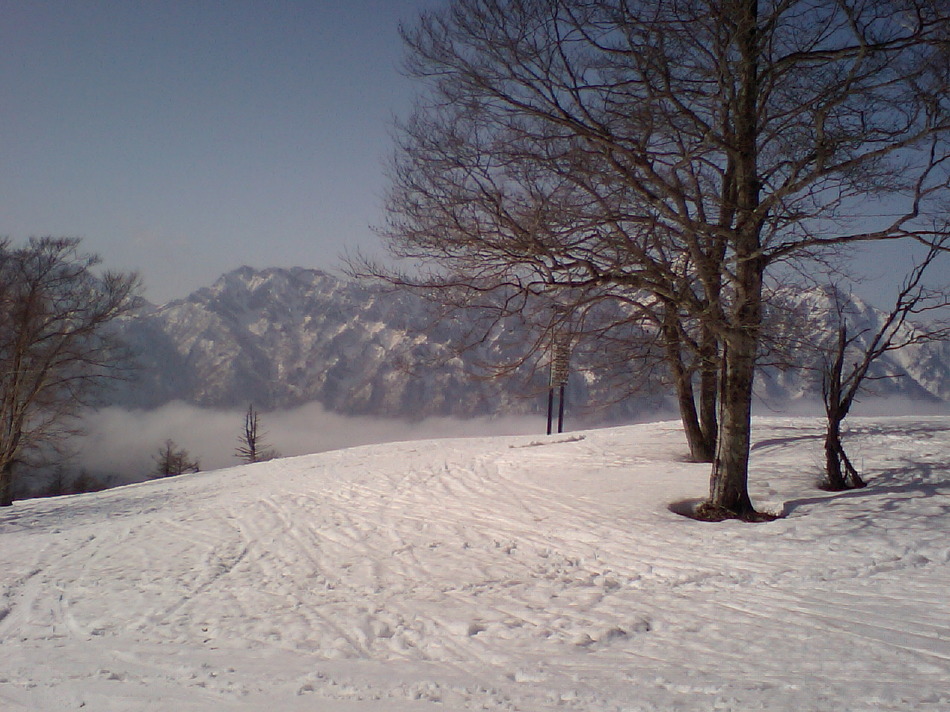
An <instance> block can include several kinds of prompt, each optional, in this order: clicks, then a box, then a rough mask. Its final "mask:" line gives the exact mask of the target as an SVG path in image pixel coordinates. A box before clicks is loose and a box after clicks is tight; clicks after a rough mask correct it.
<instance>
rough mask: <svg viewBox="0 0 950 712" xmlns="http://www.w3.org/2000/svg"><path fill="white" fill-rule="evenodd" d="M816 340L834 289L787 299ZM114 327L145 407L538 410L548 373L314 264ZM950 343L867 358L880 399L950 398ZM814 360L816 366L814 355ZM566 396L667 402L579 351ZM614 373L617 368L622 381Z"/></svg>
mask: <svg viewBox="0 0 950 712" xmlns="http://www.w3.org/2000/svg"><path fill="white" fill-rule="evenodd" d="M795 299H796V300H797V301H796V304H795V305H794V309H795V310H796V311H797V312H798V313H799V314H802V315H804V318H805V321H806V323H807V324H808V328H809V329H813V330H814V334H815V336H814V338H813V339H812V340H813V341H817V340H818V339H820V338H822V337H823V335H826V334H828V333H829V331H830V330H831V329H832V326H831V321H830V320H831V318H832V317H831V310H829V308H828V307H829V299H830V297H829V294H828V293H827V292H826V291H823V290H820V289H816V290H812V291H809V292H805V293H804V294H800V295H798V296H797V297H796V298H795ZM849 309H850V311H851V312H852V313H853V314H856V315H858V316H856V317H855V319H857V320H858V323H857V324H856V327H855V328H856V330H857V331H861V330H863V329H873V328H875V326H876V325H877V324H879V323H880V318H881V314H880V313H879V312H877V311H876V310H874V309H872V308H871V307H869V306H867V305H865V304H863V303H861V302H859V301H857V300H853V304H851V305H849ZM122 328H123V330H124V332H125V336H126V339H127V341H128V342H129V343H130V345H131V346H132V347H133V349H134V350H135V351H136V352H137V354H138V361H139V365H140V367H141V368H140V369H139V372H138V377H137V379H136V380H135V382H134V383H131V384H129V385H128V386H127V387H125V388H122V389H120V390H118V391H116V392H115V393H114V394H113V400H114V402H115V403H116V404H120V405H126V406H135V407H142V408H150V407H156V406H159V405H161V404H163V403H166V402H169V401H172V400H182V401H185V402H187V403H192V404H195V405H199V406H207V407H244V406H245V405H247V404H248V403H254V404H255V406H256V407H258V408H260V409H265V410H266V409H277V408H288V407H293V406H296V405H300V404H303V403H307V402H312V401H318V402H320V403H321V404H322V405H323V406H324V407H325V408H327V409H328V410H331V411H335V412H338V413H343V414H354V415H355V414H371V415H378V416H394V417H402V418H406V417H408V418H423V417H428V416H435V415H453V416H461V417H467V416H477V415H490V414H523V413H534V412H540V411H542V410H543V409H544V407H545V403H544V398H543V394H544V393H545V392H546V373H542V372H541V371H542V370H543V369H537V372H535V373H532V371H531V369H529V368H522V369H520V370H518V371H517V372H516V373H515V374H514V375H512V376H510V377H508V378H487V377H486V373H485V371H484V370H483V369H480V367H479V365H478V364H479V363H480V362H481V361H483V360H497V359H498V358H499V357H502V358H504V357H507V358H511V359H515V358H517V357H518V355H519V353H518V352H519V349H521V350H523V349H524V344H525V342H526V339H525V337H524V335H520V334H517V333H512V332H511V331H506V330H505V329H501V330H496V331H495V332H492V333H491V334H488V335H486V337H485V339H484V341H483V342H481V343H479V344H478V345H477V347H476V348H474V349H473V350H471V351H470V352H467V353H463V354H457V353H456V350H455V349H454V345H455V344H456V343H458V342H459V340H460V339H462V338H463V337H464V335H465V334H466V324H463V323H460V321H459V320H453V319H445V318H439V317H438V313H437V310H436V309H435V308H434V307H433V306H432V305H431V304H430V303H429V302H427V301H426V300H424V299H422V298H421V297H420V296H418V295H416V294H415V293H412V292H409V291H407V290H394V289H389V288H384V287H382V286H378V285H365V284H361V283H358V282H355V281H350V280H346V279H341V278H338V277H335V276H332V275H329V274H326V273H324V272H320V271H317V270H312V269H303V268H291V269H276V268H275V269H262V270H256V269H252V268H250V267H242V268H240V269H238V270H235V271H233V272H229V273H228V274H225V275H223V276H222V277H221V278H220V279H218V280H217V281H216V282H215V283H214V284H213V285H211V286H210V287H206V288H203V289H199V290H198V291H196V292H194V293H193V294H191V295H189V296H188V297H186V298H184V299H181V300H177V301H173V302H170V303H168V304H165V305H164V306H154V305H150V304H143V306H142V307H141V309H140V310H139V311H138V312H137V313H136V314H135V315H134V316H131V317H129V318H127V319H126V320H125V321H124V322H123V324H122ZM948 364H950V346H948V345H947V344H945V343H944V344H927V345H921V346H914V347H910V348H908V349H906V350H904V351H899V352H894V353H890V354H887V355H886V356H885V357H883V358H882V359H881V360H880V362H879V363H878V364H877V365H876V367H875V372H874V373H875V375H877V376H882V375H887V376H893V378H888V379H885V380H875V381H874V388H875V391H876V392H877V393H879V394H880V395H884V396H903V397H906V398H908V399H911V400H926V401H930V402H934V403H939V402H941V401H943V402H946V401H948V400H950V369H948ZM802 365H803V366H805V367H798V368H792V369H784V370H780V369H778V368H777V367H774V366H765V367H764V368H762V369H761V373H760V378H759V391H760V394H761V395H762V396H763V397H764V398H765V399H766V400H767V401H769V402H770V403H774V404H777V405H781V404H783V403H787V402H790V401H797V400H802V399H810V398H815V397H817V396H818V394H819V392H820V390H819V389H820V377H819V376H818V374H817V373H816V372H815V371H813V370H810V369H809V368H807V366H808V365H809V364H807V363H806V364H802ZM812 365H813V364H812ZM574 366H575V367H576V369H577V372H576V373H575V374H574V375H572V377H571V379H570V381H569V383H568V399H569V402H570V403H571V404H572V406H573V407H577V406H582V407H583V408H584V409H585V411H587V412H589V415H590V417H592V418H594V419H597V420H613V419H620V418H627V417H630V416H632V415H635V414H643V413H645V412H649V411H652V410H655V409H657V408H660V407H663V404H664V400H665V397H666V395H665V393H664V391H663V389H662V387H661V386H659V385H654V386H653V387H652V388H651V389H650V395H643V394H642V393H641V394H635V395H626V396H625V397H622V396H624V394H623V393H619V394H618V391H617V386H616V384H617V383H618V381H620V380H622V373H620V374H618V369H619V368H622V366H616V367H613V368H608V369H603V368H601V369H595V368H593V366H591V365H590V363H585V360H584V357H583V356H578V357H577V359H576V363H575V364H574ZM618 376H619V378H618Z"/></svg>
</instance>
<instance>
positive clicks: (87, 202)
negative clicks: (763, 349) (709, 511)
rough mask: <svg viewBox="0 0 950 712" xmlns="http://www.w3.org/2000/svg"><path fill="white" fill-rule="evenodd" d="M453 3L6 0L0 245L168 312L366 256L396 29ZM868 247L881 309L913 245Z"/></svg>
mask: <svg viewBox="0 0 950 712" xmlns="http://www.w3.org/2000/svg"><path fill="white" fill-rule="evenodd" d="M446 2H448V0H256V1H252V0H111V1H110V0H60V1H58V2H53V1H49V0H0V235H3V236H7V237H11V238H13V239H14V240H15V241H21V240H24V239H26V238H27V237H29V236H31V235H73V236H79V237H82V238H83V239H84V244H85V247H86V248H87V249H88V250H91V251H95V252H98V253H99V254H101V255H102V257H103V258H104V261H105V263H106V265H107V266H110V267H115V268H121V269H138V270H139V271H140V272H141V273H142V275H143V277H144V280H145V285H146V296H147V297H148V298H149V299H151V300H152V301H156V302H163V301H166V300H168V299H173V298H178V297H183V296H185V295H187V294H188V293H189V292H190V291H192V290H193V289H196V288H198V287H201V286H205V285H208V284H210V283H211V282H213V281H214V280H215V279H216V278H217V277H218V276H219V275H221V274H222V273H223V272H225V271H227V270H229V269H233V268H235V267H239V266H240V265H242V264H248V265H251V266H254V267H268V266H294V265H299V266H304V267H318V268H323V269H333V268H335V267H337V266H339V264H340V257H341V255H342V254H343V252H344V251H345V250H347V249H350V250H353V249H363V250H364V251H369V252H373V251H374V250H375V249H376V247H377V245H378V240H377V238H376V237H375V236H374V234H373V232H372V230H371V226H372V225H379V224H381V222H382V219H383V215H382V209H381V202H382V195H383V192H384V190H385V186H386V179H385V177H384V173H383V169H384V165H385V162H386V160H387V157H388V156H389V154H390V152H391V139H390V134H389V132H390V127H391V124H392V117H393V116H394V115H400V114H402V115H404V114H405V113H406V112H407V110H408V109H409V107H410V104H411V98H412V96H413V94H414V93H415V91H417V90H418V88H419V87H418V86H417V85H414V84H413V83H412V82H410V81H409V80H408V79H406V78H404V77H403V76H402V75H401V74H400V71H399V66H400V62H401V59H402V55H403V50H402V44H401V40H400V38H399V33H398V27H399V23H400V22H408V23H412V22H414V21H415V19H416V17H417V16H418V13H419V11H420V10H421V9H422V8H425V7H432V8H434V7H438V6H441V5H443V4H445V3H446ZM868 256H869V257H868V259H866V260H864V261H863V263H862V266H863V268H864V269H865V270H866V271H867V272H868V273H869V274H870V275H872V276H873V277H874V278H875V279H874V280H869V281H868V283H867V284H866V285H865V286H864V288H863V290H860V291H859V293H862V295H863V296H865V297H867V296H870V297H871V298H872V299H873V300H874V301H875V302H879V303H880V302H886V301H887V299H889V298H890V297H889V296H881V295H880V294H878V289H880V288H881V287H882V285H887V284H892V283H894V282H896V281H899V280H900V278H901V276H902V275H903V274H904V271H905V270H906V268H907V267H908V266H909V263H910V259H909V253H908V251H907V247H906V246H903V245H890V246H879V245H878V246H875V249H874V250H873V251H870V250H869V251H868ZM944 268H945V267H944ZM891 292H892V290H885V291H884V294H885V295H889V294H890V293H891ZM875 297H877V298H875ZM881 305H882V306H884V305H885V304H883V303H882V304H881Z"/></svg>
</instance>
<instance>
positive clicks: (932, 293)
mask: <svg viewBox="0 0 950 712" xmlns="http://www.w3.org/2000/svg"><path fill="white" fill-rule="evenodd" d="M946 243H947V238H945V239H943V240H940V241H939V242H938V243H937V244H935V245H934V246H932V247H931V248H930V250H929V251H928V253H927V255H926V257H924V259H923V260H922V261H921V262H920V263H919V264H918V265H917V266H916V267H915V268H914V269H913V270H912V272H911V273H910V275H908V277H907V279H905V280H904V283H903V285H902V287H901V290H900V293H899V294H898V297H897V300H896V301H895V304H894V307H893V308H892V309H891V310H890V312H888V313H887V314H886V315H884V318H883V319H882V321H881V325H880V327H879V328H878V329H877V330H876V331H874V332H870V331H869V330H867V329H864V330H857V331H856V330H855V328H854V326H853V325H852V321H853V319H852V316H853V315H850V314H848V313H847V311H846V309H845V307H844V305H843V304H842V299H841V297H840V294H839V293H838V292H837V291H836V290H835V292H834V298H835V302H834V306H835V308H836V316H837V322H838V329H837V332H836V333H835V334H833V335H832V339H831V340H830V342H828V343H825V344H822V345H821V348H822V357H823V359H822V373H821V376H822V382H821V395H822V400H823V401H824V405H825V414H826V416H827V427H826V430H825V482H824V483H823V486H824V487H826V488H827V489H829V490H832V491H839V490H844V489H855V488H858V487H864V486H865V482H864V480H863V479H862V478H861V476H860V474H859V473H858V471H857V469H856V468H855V467H854V465H853V464H852V462H851V460H850V458H848V455H847V453H846V452H845V449H844V445H843V444H842V442H841V426H842V423H843V422H844V420H845V418H846V417H847V416H848V414H849V413H850V412H851V407H852V406H853V405H854V402H855V399H856V398H857V397H858V395H859V394H860V393H861V391H862V390H863V389H864V388H865V387H866V386H867V382H868V381H871V380H874V378H873V377H872V376H870V375H869V374H870V369H871V366H872V365H873V364H874V363H875V362H876V361H877V360H878V359H879V358H880V357H881V356H883V355H884V354H885V353H888V352H891V351H896V350H898V349H902V348H906V347H908V346H911V345H912V344H921V343H925V342H928V341H937V340H947V339H948V338H950V326H947V325H946V324H945V323H941V322H939V321H934V322H931V323H929V324H927V325H924V324H911V323H910V321H909V319H911V318H913V317H914V316H916V315H920V314H924V313H927V312H935V311H937V310H941V309H944V308H946V307H947V306H950V297H948V292H947V290H946V289H940V290H933V289H928V288H927V287H925V285H924V284H923V277H924V272H925V271H926V270H927V268H928V267H929V266H930V265H931V264H932V263H933V262H934V260H935V259H936V258H937V257H938V256H939V255H940V250H941V247H942V246H943V245H945V244H946Z"/></svg>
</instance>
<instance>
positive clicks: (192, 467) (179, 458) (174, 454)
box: [152, 439, 201, 478]
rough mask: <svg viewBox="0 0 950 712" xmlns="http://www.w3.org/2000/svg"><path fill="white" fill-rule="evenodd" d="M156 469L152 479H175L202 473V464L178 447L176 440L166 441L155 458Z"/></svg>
mask: <svg viewBox="0 0 950 712" xmlns="http://www.w3.org/2000/svg"><path fill="white" fill-rule="evenodd" d="M153 459H154V460H155V469H154V470H153V471H152V477H156V478H159V477H175V476H177V475H183V474H185V473H193V472H200V471H201V463H200V462H199V461H198V460H192V459H191V453H190V452H188V451H187V450H185V449H184V448H180V447H178V445H177V444H176V443H175V441H174V440H171V439H169V440H166V441H165V442H164V444H163V445H162V447H161V448H159V451H158V453H157V454H156V455H155V456H154V458H153Z"/></svg>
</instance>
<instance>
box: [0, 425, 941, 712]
mask: <svg viewBox="0 0 950 712" xmlns="http://www.w3.org/2000/svg"><path fill="white" fill-rule="evenodd" d="M819 436H820V422H819V421H818V420H817V419H807V418H795V419H783V418H767V419H759V420H757V421H756V444H755V447H754V452H753V463H752V479H753V494H754V497H755V499H756V502H757V505H758V506H759V507H760V508H767V509H769V508H770V509H773V510H776V511H783V512H784V513H785V514H786V515H787V516H786V517H785V518H782V519H779V520H777V521H775V522H771V523H767V524H742V523H738V522H726V523H721V524H705V523H700V522H695V521H692V520H689V519H685V518H683V517H680V516H678V515H676V514H674V513H672V512H671V511H670V509H669V505H670V504H671V503H673V502H676V501H679V500H684V499H688V498H698V497H701V496H702V495H703V494H704V492H705V490H706V484H707V483H706V480H707V476H708V467H707V466H706V465H694V464H688V463H686V462H684V461H683V457H684V454H685V447H684V445H683V440H682V435H681V434H680V432H679V430H678V428H677V426H676V425H675V424H674V423H657V424H648V425H639V426H630V427H623V428H614V429H606V430H597V431H589V432H586V433H578V434H565V435H561V436H552V437H525V436H519V437H509V438H480V439H471V440H445V441H427V442H411V443H401V444H394V445H374V446H368V447H360V448H354V449H350V450H343V451H335V452H327V453H323V454H319V455H310V456H304V457H298V458H289V459H285V460H280V461H275V462H271V463H264V464H260V465H252V466H246V467H237V468H232V469H229V470H220V471H216V472H208V473H202V474H198V475H188V476H183V477H180V478H176V479H174V480H166V481H161V482H153V483H146V484H141V485H133V486H129V487H125V488H120V489H115V490H110V491H107V492H102V493H98V494H92V495H82V496H76V497H62V498H57V499H51V500H34V501H27V502H19V503H17V504H16V505H15V506H14V507H12V508H8V509H6V510H3V511H0V584H2V589H0V590H2V597H0V709H2V710H5V711H11V712H13V711H15V712H20V711H22V710H29V711H30V712H46V711H50V712H52V711H54V710H55V711H56V712H59V711H61V710H70V709H78V708H83V709H88V710H95V711H100V710H101V711H104V712H119V711H121V712H129V711H135V710H163V711H165V710H175V711H176V712H179V711H180V712H190V711H194V710H207V711H211V710H214V711H218V710H222V711H228V710H235V711H237V710H240V711H247V712H285V711H289V712H298V711H299V712H302V711H304V710H306V711H319V712H353V711H357V710H358V711H360V712H363V711H367V712H409V711H412V712H417V711H427V710H432V711H435V710H522V711H524V712H544V711H547V710H586V711H591V712H608V711H612V710H630V711H632V710H663V711H667V710H683V711H689V712H694V711H696V710H703V711H705V710H742V711H746V710H771V711H774V710H794V711H795V712H805V711H808V710H816V711H817V710H821V711H822V712H825V711H828V710H835V711H845V710H847V711H851V712H857V711H863V710H868V711H870V710H874V711H875V712H877V711H882V710H948V709H950V538H948V532H950V498H948V495H950V477H948V464H947V463H948V460H950V418H947V417H933V418H913V417H907V418H890V419H888V418H875V419H863V420H862V419H856V420H854V421H853V422H852V423H851V434H850V436H849V437H848V441H847V443H848V447H849V449H850V452H851V453H852V455H853V459H854V460H855V462H856V463H858V464H859V465H860V466H861V468H862V471H863V472H864V473H865V474H867V475H868V476H869V480H870V486H869V487H868V488H867V489H864V490H860V491H855V492H849V493H844V494H830V493H824V492H821V491H819V490H816V489H815V488H814V487H813V482H814V480H815V478H816V475H817V473H818V470H819V465H820V439H819Z"/></svg>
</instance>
